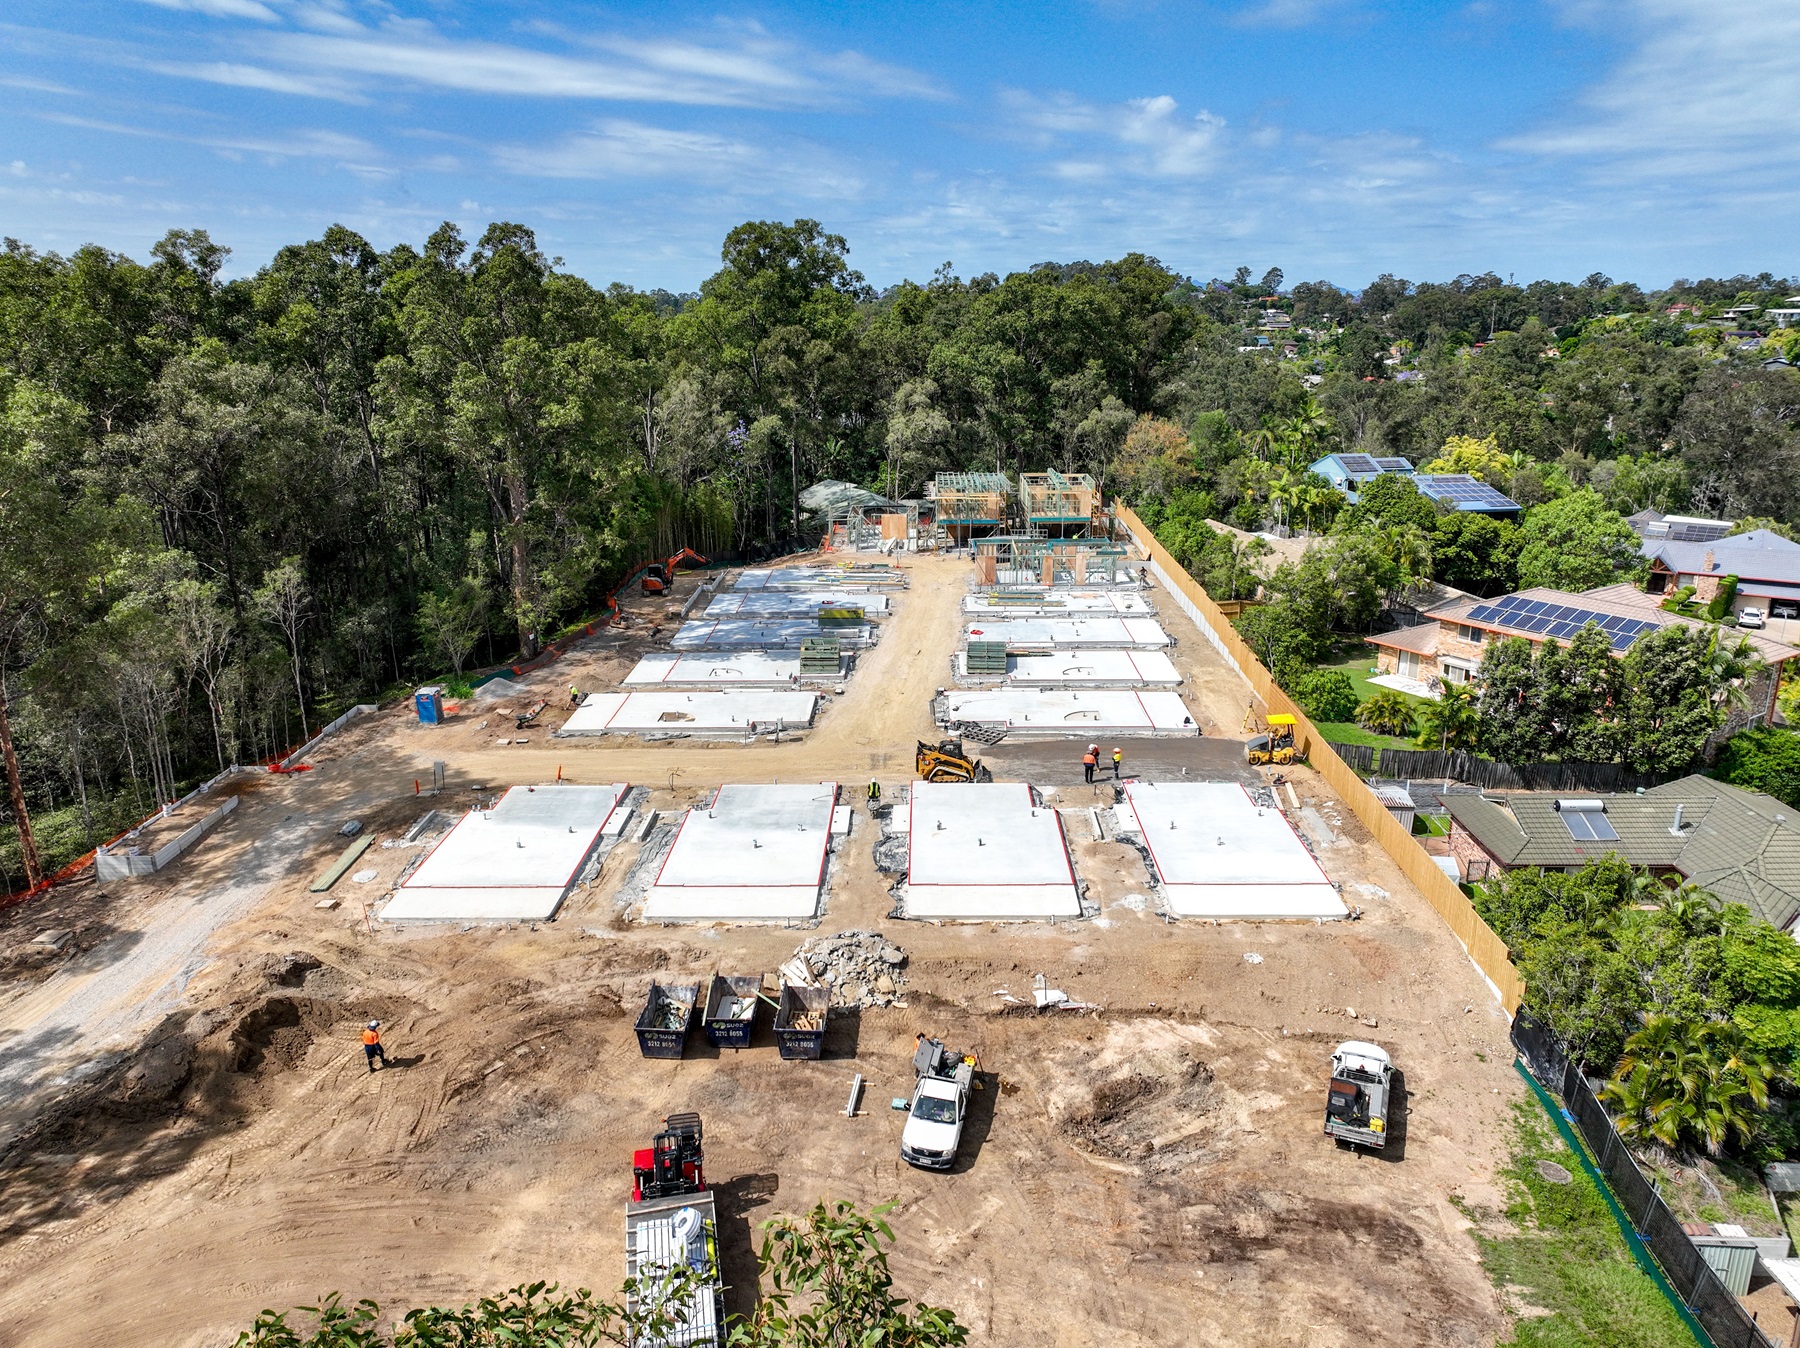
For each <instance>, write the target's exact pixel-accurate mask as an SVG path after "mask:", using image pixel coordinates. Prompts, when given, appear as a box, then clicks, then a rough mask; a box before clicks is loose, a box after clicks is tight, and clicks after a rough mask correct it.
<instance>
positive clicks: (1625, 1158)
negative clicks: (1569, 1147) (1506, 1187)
mask: <svg viewBox="0 0 1800 1348" xmlns="http://www.w3.org/2000/svg"><path fill="white" fill-rule="evenodd" d="M1512 1039H1513V1046H1514V1047H1515V1048H1517V1049H1518V1050H1519V1055H1520V1057H1522V1058H1523V1059H1524V1060H1525V1065H1526V1067H1527V1068H1528V1069H1529V1070H1530V1072H1531V1074H1532V1076H1534V1077H1536V1078H1537V1079H1538V1080H1539V1081H1540V1082H1542V1083H1543V1084H1544V1085H1545V1086H1547V1087H1548V1088H1549V1089H1551V1090H1553V1091H1556V1092H1557V1093H1558V1094H1559V1095H1561V1096H1562V1099H1563V1107H1564V1111H1565V1112H1566V1113H1567V1114H1568V1116H1569V1118H1570V1119H1571V1120H1572V1121H1573V1122H1574V1124H1575V1127H1576V1128H1577V1129H1578V1130H1579V1131H1580V1133H1581V1136H1582V1139H1583V1141H1585V1142H1586V1143H1587V1146H1588V1150H1589V1151H1590V1152H1592V1153H1593V1156H1594V1161H1595V1164H1596V1165H1597V1166H1598V1167H1599V1170H1600V1173H1601V1175H1602V1176H1604V1177H1605V1179H1606V1183H1607V1185H1608V1186H1609V1187H1610V1188H1611V1189H1612V1191H1613V1195H1614V1197H1616V1198H1617V1199H1618V1201H1619V1206H1620V1207H1621V1208H1623V1209H1624V1211H1625V1216H1626V1217H1627V1219H1628V1220H1629V1221H1630V1222H1631V1226H1632V1229H1633V1230H1634V1231H1636V1232H1637V1235H1638V1239H1639V1240H1641V1241H1643V1242H1644V1245H1645V1247H1646V1248H1648V1249H1649V1251H1650V1253H1651V1255H1652V1256H1653V1257H1654V1258H1655V1260H1656V1262H1657V1264H1658V1265H1659V1266H1660V1267H1661V1268H1662V1271H1663V1276H1664V1277H1666V1278H1667V1279H1668V1280H1669V1285H1670V1286H1671V1287H1672V1288H1674V1289H1675V1294H1676V1295H1677V1296H1679V1297H1680V1298H1681V1300H1682V1302H1683V1303H1684V1304H1685V1305H1686V1306H1687V1308H1688V1310H1689V1311H1691V1312H1692V1313H1693V1316H1694V1318H1695V1319H1696V1320H1698V1321H1699V1322H1700V1326H1701V1328H1702V1329H1703V1330H1704V1331H1705V1332H1706V1335H1707V1337H1708V1338H1710V1339H1711V1340H1712V1343H1713V1348H1778V1345H1776V1344H1775V1342H1774V1340H1772V1339H1770V1338H1769V1336H1768V1335H1766V1334H1764V1333H1763V1332H1762V1330H1761V1329H1760V1328H1759V1327H1758V1326H1757V1324H1756V1322H1755V1321H1754V1320H1752V1319H1751V1318H1750V1312H1748V1311H1746V1310H1745V1309H1744V1307H1743V1303H1741V1302H1740V1301H1739V1300H1738V1299H1737V1298H1736V1297H1734V1296H1733V1295H1732V1294H1731V1292H1730V1291H1729V1290H1728V1289H1727V1288H1726V1286H1725V1284H1724V1283H1722V1282H1721V1281H1719V1275H1718V1274H1716V1273H1714V1272H1713V1271H1712V1268H1711V1266H1710V1265H1708V1264H1707V1262H1706V1259H1705V1258H1704V1256H1702V1255H1701V1253H1700V1251H1699V1249H1698V1247H1696V1246H1695V1244H1694V1242H1693V1241H1691V1240H1689V1239H1688V1235H1687V1232H1685V1231H1683V1230H1682V1229H1681V1222H1680V1221H1679V1220H1678V1219H1677V1218H1676V1216H1675V1214H1674V1213H1673V1212H1671V1211H1670V1210H1669V1205H1668V1204H1667V1203H1665V1202H1663V1200H1662V1198H1661V1197H1660V1196H1659V1195H1658V1194H1657V1192H1656V1186H1655V1185H1654V1184H1652V1183H1651V1181H1650V1180H1649V1178H1648V1177H1646V1176H1645V1174H1644V1172H1643V1171H1642V1170H1640V1169H1638V1164H1637V1161H1636V1160H1634V1159H1633V1157H1632V1155H1631V1149H1630V1148H1629V1147H1627V1146H1626V1145H1625V1143H1624V1141H1623V1140H1622V1139H1621V1138H1620V1137H1619V1133H1618V1130H1617V1129H1616V1128H1614V1127H1613V1122H1612V1118H1611V1117H1610V1116H1609V1115H1608V1114H1607V1112H1606V1107H1605V1106H1604V1105H1602V1104H1601V1103H1600V1100H1599V1097H1598V1096H1596V1095H1595V1094H1594V1090H1593V1087H1592V1085H1590V1083H1589V1082H1588V1080H1587V1078H1586V1077H1585V1076H1583V1075H1582V1072H1581V1067H1580V1065H1579V1064H1578V1063H1575V1062H1571V1061H1570V1060H1569V1057H1568V1054H1567V1053H1566V1052H1565V1051H1564V1050H1563V1047H1562V1045H1561V1044H1560V1043H1558V1042H1557V1039H1556V1037H1555V1036H1554V1035H1553V1034H1551V1033H1550V1031H1549V1029H1548V1028H1547V1027H1545V1026H1544V1025H1542V1024H1540V1023H1538V1022H1537V1021H1536V1020H1534V1019H1533V1018H1532V1017H1531V1016H1530V1015H1529V1014H1526V1013H1524V1012H1521V1013H1520V1014H1519V1015H1518V1016H1517V1017H1516V1018H1515V1019H1514V1021H1513V1031H1512Z"/></svg>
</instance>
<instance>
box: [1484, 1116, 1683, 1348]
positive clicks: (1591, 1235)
mask: <svg viewBox="0 0 1800 1348" xmlns="http://www.w3.org/2000/svg"><path fill="white" fill-rule="evenodd" d="M1511 1152H1512V1156H1511V1163H1510V1164H1509V1165H1507V1166H1506V1167H1505V1168H1504V1169H1503V1170H1502V1171H1501V1176H1502V1180H1503V1182H1504V1184H1505V1186H1506V1192H1507V1205H1506V1211H1505V1213H1504V1217H1505V1219H1506V1224H1507V1225H1508V1226H1510V1228H1511V1231H1510V1233H1509V1234H1500V1233H1499V1232H1496V1231H1495V1229H1494V1228H1495V1226H1496V1225H1497V1223H1496V1222H1495V1221H1494V1218H1495V1217H1496V1216H1499V1215H1500V1214H1490V1213H1477V1214H1474V1215H1476V1216H1477V1217H1478V1218H1484V1219H1485V1220H1482V1221H1481V1225H1480V1227H1478V1229H1477V1234H1476V1237H1475V1239H1476V1242H1477V1244H1479V1245H1480V1247H1481V1262H1482V1264H1483V1265H1484V1266H1485V1267H1486V1269H1487V1273H1488V1277H1490V1278H1491V1279H1492V1280H1493V1282H1494V1285H1495V1286H1496V1287H1498V1288H1500V1289H1501V1291H1502V1294H1503V1297H1504V1300H1505V1301H1506V1303H1507V1305H1508V1309H1509V1310H1510V1311H1511V1312H1512V1313H1513V1315H1514V1316H1515V1317H1516V1318H1515V1319H1514V1320H1513V1333H1512V1337H1510V1338H1508V1339H1507V1340H1506V1342H1507V1343H1509V1344H1516V1345H1519V1348H1577V1345H1580V1346H1581V1348H1694V1345H1695V1338H1694V1335H1693V1333H1692V1332H1691V1331H1689V1329H1688V1328H1687V1326H1686V1325H1684V1324H1683V1323H1682V1322H1681V1317H1680V1316H1679V1315H1677V1314H1676V1313H1675V1311H1674V1309H1673V1308H1672V1307H1671V1306H1670V1305H1669V1303H1668V1301H1667V1300H1665V1299H1664V1297H1663V1296H1662V1294H1661V1292H1659V1291H1658V1290H1657V1287H1656V1284H1655V1283H1654V1282H1652V1281H1651V1280H1650V1278H1649V1277H1648V1276H1647V1275H1646V1274H1644V1273H1643V1272H1642V1271H1641V1270H1640V1269H1639V1268H1638V1266H1637V1265H1636V1264H1635V1263H1634V1262H1633V1261H1632V1258H1631V1255H1630V1253H1629V1252H1628V1251H1627V1250H1626V1248H1625V1240H1624V1237H1622V1236H1621V1235H1620V1234H1619V1228H1618V1226H1617V1225H1616V1224H1615V1223H1614V1221H1613V1217H1612V1214H1611V1213H1610V1212H1609V1211H1608V1210H1607V1207H1606V1203H1605V1200H1604V1199H1602V1198H1601V1196H1600V1192H1599V1190H1598V1189H1596V1188H1595V1187H1594V1183H1593V1181H1592V1180H1591V1179H1589V1178H1588V1176H1587V1174H1586V1173H1585V1172H1584V1171H1583V1170H1582V1167H1581V1162H1580V1161H1579V1160H1578V1159H1576V1157H1575V1156H1574V1155H1573V1154H1572V1153H1571V1152H1570V1151H1569V1149H1568V1148H1567V1147H1566V1146H1564V1145H1563V1142H1562V1139H1561V1138H1560V1137H1558V1136H1557V1134H1556V1130H1555V1128H1553V1127H1552V1126H1551V1123H1550V1120H1549V1119H1547V1118H1545V1116H1544V1113H1543V1110H1542V1109H1540V1108H1539V1107H1538V1104H1537V1102H1536V1101H1535V1100H1521V1101H1518V1102H1516V1103H1515V1104H1514V1106H1513V1137H1512V1148H1511ZM1539 1161H1550V1162H1554V1163H1555V1164H1556V1165H1559V1166H1561V1167H1562V1168H1563V1170H1564V1171H1566V1172H1567V1173H1568V1175H1569V1176H1570V1179H1569V1182H1568V1183H1567V1184H1557V1183H1553V1182H1551V1181H1550V1180H1548V1179H1546V1178H1545V1177H1544V1175H1543V1174H1542V1173H1541V1172H1540V1171H1539V1170H1538V1166H1537V1163H1538V1162H1539Z"/></svg>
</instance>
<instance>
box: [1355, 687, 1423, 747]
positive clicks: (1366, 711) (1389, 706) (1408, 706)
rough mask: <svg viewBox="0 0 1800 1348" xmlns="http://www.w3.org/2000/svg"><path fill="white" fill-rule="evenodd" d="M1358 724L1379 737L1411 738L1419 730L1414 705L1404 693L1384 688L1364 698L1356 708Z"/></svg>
mask: <svg viewBox="0 0 1800 1348" xmlns="http://www.w3.org/2000/svg"><path fill="white" fill-rule="evenodd" d="M1356 723H1357V724H1358V725H1359V726H1361V727H1362V728H1363V729H1364V730H1368V731H1372V732H1374V733H1375V734H1377V735H1393V736H1394V737H1395V738H1397V739H1407V738H1410V737H1411V736H1412V735H1413V734H1414V733H1416V732H1417V730H1418V720H1417V718H1416V717H1415V716H1414V714H1413V703H1412V700H1411V699H1410V698H1408V697H1407V696H1406V694H1404V693H1397V692H1395V691H1394V690H1393V689H1392V688H1383V689H1381V690H1380V691H1378V692H1375V693H1372V694H1370V695H1369V696H1368V697H1366V698H1364V699H1363V700H1362V702H1361V703H1359V704H1358V705H1357V708H1356Z"/></svg>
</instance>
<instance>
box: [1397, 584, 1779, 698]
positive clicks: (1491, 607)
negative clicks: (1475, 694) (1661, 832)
mask: <svg viewBox="0 0 1800 1348" xmlns="http://www.w3.org/2000/svg"><path fill="white" fill-rule="evenodd" d="M1590 622H1591V623H1597V624H1599V626H1600V629H1601V630H1602V631H1604V632H1605V633H1606V634H1607V636H1608V637H1609V638H1610V639H1611V641H1612V651H1613V654H1614V655H1621V656H1622V655H1624V653H1625V652H1626V651H1628V650H1630V649H1631V645H1632V643H1633V642H1635V641H1636V640H1637V639H1638V638H1639V637H1641V636H1643V635H1644V634H1645V633H1646V632H1654V631H1656V630H1657V629H1658V628H1662V627H1670V626H1674V625H1677V624H1679V625H1682V626H1687V627H1710V626H1711V624H1708V623H1703V622H1701V621H1700V620H1698V619H1696V618H1684V617H1681V616H1680V615H1678V614H1674V613H1669V612H1667V611H1665V610H1664V609H1663V608H1662V607H1661V605H1660V603H1659V602H1658V600H1657V599H1656V597H1655V596H1654V595H1647V594H1645V593H1643V592H1642V591H1641V590H1639V589H1637V588H1636V587H1635V586H1632V585H1603V586H1601V587H1600V588H1598V589H1594V590H1585V591H1583V592H1582V593H1580V594H1570V593H1569V592H1567V591H1566V590H1553V589H1550V588H1548V587H1540V588H1538V589H1532V590H1521V591H1519V592H1518V593H1517V594H1509V595H1503V596H1501V597H1500V598H1498V599H1464V600H1461V601H1459V602H1457V603H1454V604H1449V605H1446V606H1444V607H1442V608H1434V609H1432V610H1431V611H1430V612H1429V613H1427V614H1425V621H1424V622H1421V623H1419V624H1418V625H1417V626H1414V627H1402V628H1399V629H1397V630H1396V631H1392V632H1377V633H1375V635H1373V636H1371V637H1370V638H1369V639H1368V640H1369V643H1370V644H1371V645H1373V646H1374V647H1375V648H1376V664H1377V665H1379V666H1380V667H1381V671H1382V673H1384V674H1396V675H1399V676H1400V677H1401V678H1402V679H1410V680H1416V681H1417V682H1418V683H1419V684H1422V685H1424V686H1425V687H1427V688H1434V687H1436V686H1437V685H1440V684H1448V683H1473V682H1475V680H1476V675H1477V673H1478V671H1479V670H1480V668H1481V657H1482V655H1483V654H1485V653H1486V650H1487V647H1488V644H1489V643H1490V642H1494V641H1499V640H1502V639H1504V638H1507V637H1523V638H1525V640H1527V641H1529V642H1531V643H1532V644H1533V645H1534V646H1535V645H1539V644H1541V643H1543V642H1545V641H1560V642H1563V643H1565V644H1566V643H1567V642H1568V640H1569V638H1571V637H1573V636H1574V635H1575V634H1576V633H1577V632H1579V631H1580V630H1581V629H1582V628H1583V627H1585V626H1586V625H1587V624H1588V623H1590ZM1730 635H1731V636H1732V637H1733V638H1734V639H1735V638H1736V637H1737V636H1744V637H1747V638H1749V640H1750V643H1751V644H1752V645H1753V646H1755V647H1756V653H1757V655H1758V657H1760V658H1761V660H1762V661H1763V666H1764V667H1763V669H1762V670H1761V671H1759V672H1758V673H1757V675H1756V676H1755V677H1754V678H1753V679H1752V680H1751V683H1750V687H1749V688H1748V689H1747V690H1746V691H1747V693H1748V694H1749V698H1750V710H1749V713H1748V719H1749V721H1750V722H1751V723H1755V722H1757V721H1761V720H1765V719H1767V718H1768V717H1770V716H1772V715H1774V712H1775V694H1776V690H1777V689H1778V688H1779V687H1780V684H1781V674H1782V671H1783V666H1784V665H1785V664H1786V662H1787V661H1789V660H1792V659H1794V658H1795V657H1796V656H1800V650H1796V649H1795V648H1794V647H1792V646H1788V645H1785V644H1783V643H1782V642H1779V641H1776V640H1774V639H1773V638H1771V637H1768V636H1765V635H1763V634H1762V633H1760V632H1752V631H1745V630H1744V629H1741V628H1739V629H1735V630H1733V631H1731V632H1730ZM1736 719H1737V720H1738V722H1739V724H1741V723H1742V717H1741V716H1740V717H1738V718H1736ZM1726 728H1727V729H1729V728H1731V723H1730V722H1728V723H1727V727H1726Z"/></svg>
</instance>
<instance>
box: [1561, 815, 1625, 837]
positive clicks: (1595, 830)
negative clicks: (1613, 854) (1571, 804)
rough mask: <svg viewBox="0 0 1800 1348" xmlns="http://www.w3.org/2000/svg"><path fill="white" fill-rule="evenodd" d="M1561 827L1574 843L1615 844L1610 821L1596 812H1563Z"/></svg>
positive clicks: (1614, 834) (1615, 835)
mask: <svg viewBox="0 0 1800 1348" xmlns="http://www.w3.org/2000/svg"><path fill="white" fill-rule="evenodd" d="M1562 821H1563V825H1564V826H1565V827H1566V828H1567V829H1568V830H1569V836H1570V837H1571V838H1573V839H1575V841H1576V842H1617V841H1618V840H1619V835H1618V832H1617V831H1616V830H1615V829H1614V828H1613V826H1612V821H1611V820H1610V819H1608V818H1607V817H1606V816H1605V815H1603V814H1601V813H1600V812H1599V811H1598V810H1564V811H1563V815H1562Z"/></svg>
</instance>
